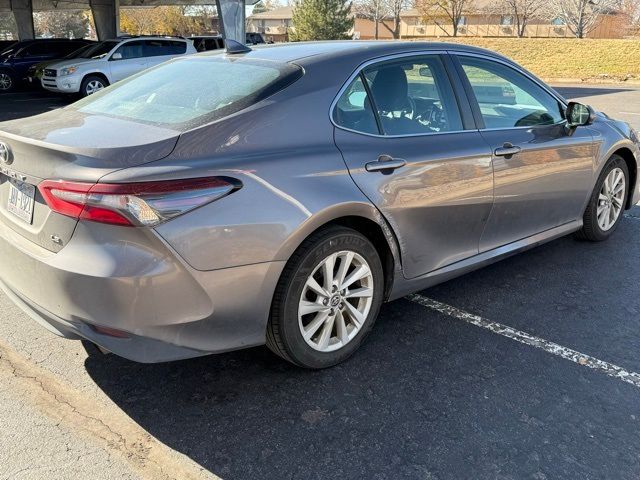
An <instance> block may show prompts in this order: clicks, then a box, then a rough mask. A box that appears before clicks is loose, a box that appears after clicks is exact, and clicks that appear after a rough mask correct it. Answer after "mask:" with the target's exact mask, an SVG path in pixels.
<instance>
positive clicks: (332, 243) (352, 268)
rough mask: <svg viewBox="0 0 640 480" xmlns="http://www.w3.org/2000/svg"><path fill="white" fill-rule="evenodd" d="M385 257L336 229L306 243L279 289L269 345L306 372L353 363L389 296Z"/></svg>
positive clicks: (355, 236) (349, 233)
mask: <svg viewBox="0 0 640 480" xmlns="http://www.w3.org/2000/svg"><path fill="white" fill-rule="evenodd" d="M383 291H384V280H383V270H382V264H381V262H380V257H379V256H378V253H377V251H376V249H375V247H374V246H373V245H372V244H371V242H370V241H369V240H368V239H367V238H365V237H364V236H362V235H361V234H360V233H358V232H356V231H354V230H351V229H348V228H343V227H332V228H330V229H327V230H324V231H322V232H320V233H318V234H315V235H313V236H312V237H311V238H309V239H308V240H306V241H305V242H304V243H303V245H302V246H301V247H300V248H299V249H298V250H297V251H296V253H295V254H294V255H293V256H292V258H291V260H290V261H289V263H288V264H287V267H286V268H285V271H284V272H283V275H282V278H281V280H280V283H279V284H278V287H277V289H276V294H275V296H274V300H273V306H272V310H271V317H270V319H269V325H268V328H267V346H268V347H269V348H270V349H271V350H272V351H273V352H275V353H276V354H278V355H280V356H281V357H282V358H284V359H285V360H288V361H290V362H292V363H295V364H296V365H299V366H301V367H306V368H326V367H331V366H333V365H336V364H338V363H340V362H342V361H344V360H346V359H347V358H349V357H350V356H351V355H352V354H353V353H354V352H355V351H356V350H357V349H358V347H359V346H360V344H361V343H362V340H363V339H364V338H365V337H366V335H367V334H368V333H369V332H370V331H371V329H372V328H373V324H374V322H375V319H376V317H377V316H378V311H379V310H380V305H381V304H382V299H383V295H384V292H383Z"/></svg>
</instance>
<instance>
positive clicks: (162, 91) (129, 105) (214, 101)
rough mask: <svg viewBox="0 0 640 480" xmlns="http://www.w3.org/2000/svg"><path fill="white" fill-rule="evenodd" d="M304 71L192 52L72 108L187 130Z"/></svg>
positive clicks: (236, 108)
mask: <svg viewBox="0 0 640 480" xmlns="http://www.w3.org/2000/svg"><path fill="white" fill-rule="evenodd" d="M301 76H302V69H301V68H300V67H298V66H295V65H291V64H288V63H278V62H272V61H264V60H252V59H239V58H233V59H230V58H229V57H220V58H212V57H187V58H183V59H178V60H174V61H171V62H168V63H164V64H162V65H160V66H158V67H156V68H153V69H150V70H146V71H144V72H142V73H140V74H138V75H136V76H134V77H131V78H130V79H128V80H125V81H123V82H120V83H118V84H116V85H114V86H112V87H110V88H108V89H106V90H103V91H102V92H99V93H97V94H94V95H91V96H89V97H86V98H85V99H83V100H81V101H79V102H77V103H75V104H73V105H72V106H71V108H76V109H78V110H79V111H80V112H85V113H94V114H100V115H107V116H113V117H118V118H124V119H129V120H136V121H141V122H144V123H150V124H153V125H161V126H170V127H172V128H174V129H178V130H186V129H189V128H193V127H195V126H198V125H201V124H204V123H207V122H210V121H213V120H216V119H219V118H222V117H225V116H228V115H231V114H232V113H235V112H237V111H239V110H242V109H243V108H246V107H248V106H250V105H253V104H255V103H257V102H259V101H260V100H262V99H264V98H266V97H268V96H270V95H272V94H274V93H276V92H277V91H279V90H281V89H283V88H285V87H287V86H288V85H290V84H291V83H293V82H294V81H295V80H297V79H298V78H300V77H301Z"/></svg>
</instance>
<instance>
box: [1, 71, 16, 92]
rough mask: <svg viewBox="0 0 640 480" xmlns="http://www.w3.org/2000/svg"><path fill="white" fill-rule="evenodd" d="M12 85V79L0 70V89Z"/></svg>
mask: <svg viewBox="0 0 640 480" xmlns="http://www.w3.org/2000/svg"><path fill="white" fill-rule="evenodd" d="M12 86H13V80H12V79H11V76H10V75H9V74H7V73H3V72H0V90H10V89H11V87H12Z"/></svg>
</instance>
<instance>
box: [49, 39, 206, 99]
mask: <svg viewBox="0 0 640 480" xmlns="http://www.w3.org/2000/svg"><path fill="white" fill-rule="evenodd" d="M190 53H197V52H196V49H195V48H194V46H193V43H192V42H191V41H189V40H186V39H184V38H181V37H180V38H178V37H126V38H119V39H114V40H106V41H104V42H100V43H99V44H98V45H96V46H95V48H94V49H93V50H87V51H86V52H84V53H82V54H81V55H80V56H79V57H78V58H74V59H69V60H64V61H61V62H58V63H54V64H53V65H49V66H48V67H47V68H45V70H44V75H43V77H42V86H43V87H44V88H45V89H46V90H49V91H52V92H60V93H79V94H80V95H81V96H83V97H86V96H87V95H91V94H93V93H95V92H97V91H99V90H102V89H103V88H105V87H107V86H109V85H111V84H112V83H115V82H118V81H120V80H123V79H125V78H127V77H130V76H131V75H134V74H136V73H138V72H141V71H142V70H144V69H146V68H149V67H152V66H154V65H158V64H159V63H162V62H166V61H167V60H170V59H172V58H174V57H177V56H180V55H186V54H190Z"/></svg>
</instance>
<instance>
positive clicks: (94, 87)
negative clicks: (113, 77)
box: [85, 80, 104, 95]
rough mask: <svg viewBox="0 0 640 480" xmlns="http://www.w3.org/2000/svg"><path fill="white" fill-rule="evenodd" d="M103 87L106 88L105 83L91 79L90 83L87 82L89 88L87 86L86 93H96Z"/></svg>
mask: <svg viewBox="0 0 640 480" xmlns="http://www.w3.org/2000/svg"><path fill="white" fill-rule="evenodd" d="M103 88H104V85H103V84H102V82H99V81H98V80H91V81H90V82H89V83H87V88H85V93H86V94H87V95H93V94H94V93H96V92H99V91H100V90H102V89H103Z"/></svg>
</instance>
